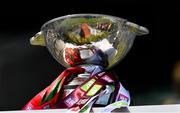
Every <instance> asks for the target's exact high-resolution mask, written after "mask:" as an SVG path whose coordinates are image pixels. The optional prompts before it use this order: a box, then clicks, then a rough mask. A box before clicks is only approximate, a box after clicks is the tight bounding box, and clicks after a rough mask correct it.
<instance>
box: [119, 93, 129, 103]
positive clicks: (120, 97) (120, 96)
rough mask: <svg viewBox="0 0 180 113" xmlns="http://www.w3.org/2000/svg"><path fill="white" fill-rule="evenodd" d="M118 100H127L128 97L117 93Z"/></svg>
mask: <svg viewBox="0 0 180 113" xmlns="http://www.w3.org/2000/svg"><path fill="white" fill-rule="evenodd" d="M118 100H125V101H127V102H128V101H129V98H128V97H127V96H125V95H123V94H119V97H118Z"/></svg>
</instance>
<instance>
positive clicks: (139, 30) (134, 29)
mask: <svg viewBox="0 0 180 113" xmlns="http://www.w3.org/2000/svg"><path fill="white" fill-rule="evenodd" d="M126 25H127V26H129V27H130V30H131V31H132V32H135V33H136V35H138V36H141V35H146V34H148V33H149V30H148V29H147V28H145V27H143V26H139V25H137V24H135V23H132V22H126Z"/></svg>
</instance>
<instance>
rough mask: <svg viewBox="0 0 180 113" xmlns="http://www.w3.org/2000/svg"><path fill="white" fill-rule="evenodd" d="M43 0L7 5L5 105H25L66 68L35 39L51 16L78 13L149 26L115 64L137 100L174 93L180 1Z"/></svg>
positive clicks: (2, 44)
mask: <svg viewBox="0 0 180 113" xmlns="http://www.w3.org/2000/svg"><path fill="white" fill-rule="evenodd" d="M97 1H98V2H97ZM43 3H44V4H43ZM43 3H36V2H28V1H24V2H23V5H22V2H21V3H19V4H18V5H17V3H16V4H15V3H14V2H11V3H5V4H3V3H2V4H1V6H2V7H1V10H0V11H1V12H0V110H17V109H21V108H22V107H23V106H24V105H25V104H26V103H27V102H28V101H29V100H30V99H31V98H32V97H33V96H34V95H35V94H37V93H38V92H39V91H41V90H42V89H44V88H45V87H46V86H47V85H49V84H50V83H51V82H52V81H53V80H54V79H55V78H56V77H57V76H58V74H59V73H61V72H62V70H64V67H62V66H61V65H60V64H58V63H57V62H56V61H55V60H54V59H53V58H52V56H51V55H50V54H49V52H48V51H47V50H46V48H45V47H38V46H31V45H30V44H29V38H30V37H32V36H33V35H34V34H35V33H37V32H38V31H39V30H40V27H41V25H42V24H43V23H45V22H46V21H48V20H50V19H53V18H55V17H59V16H63V15H67V14H75V13H100V14H108V15H113V16H118V17H121V18H125V19H127V20H129V21H131V22H134V23H137V24H139V25H142V26H145V27H147V28H148V29H149V31H150V33H149V34H148V35H145V36H141V37H137V38H136V40H135V42H134V45H133V47H132V49H131V51H130V52H129V53H128V55H127V56H126V58H125V59H124V60H123V61H122V62H121V63H120V64H118V65H117V66H116V67H114V68H113V69H114V70H115V72H116V73H117V74H118V76H119V78H120V81H121V82H122V84H124V86H125V87H126V88H127V89H129V90H130V93H131V96H132V98H133V104H132V105H150V104H161V102H162V101H163V99H164V98H166V97H168V95H171V94H173V91H172V88H171V83H172V82H171V71H172V65H173V63H174V62H175V61H177V60H179V59H180V52H179V51H180V44H179V43H180V37H179V35H178V33H179V26H178V24H179V23H178V20H179V17H178V15H179V14H180V13H179V12H178V11H179V10H180V8H179V7H178V6H176V5H175V4H176V3H167V4H166V5H165V3H164V2H162V3H157V2H153V1H152V2H142V1H133V2H131V1H130V0H129V1H120V0H119V1H113V0H106V1H105V0H104V1H99V0H89V1H85V0H76V1H71V0H66V1H59V2H54V1H44V2H43ZM160 97H162V98H160Z"/></svg>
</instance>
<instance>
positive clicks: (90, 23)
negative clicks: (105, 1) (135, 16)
mask: <svg viewBox="0 0 180 113" xmlns="http://www.w3.org/2000/svg"><path fill="white" fill-rule="evenodd" d="M148 32H149V31H148V30H147V29H146V28H145V27H142V26H139V25H137V24H134V23H132V22H129V21H127V20H125V19H122V18H119V17H115V16H109V15H102V14H73V15H67V16H62V17H58V18H55V19H53V20H50V21H48V22H46V23H45V24H44V25H43V26H42V28H41V31H40V32H39V33H37V34H36V35H35V36H34V37H32V38H31V39H30V42H31V44H32V45H42V46H46V47H47V48H48V50H49V52H50V53H51V54H52V56H53V57H54V58H55V59H56V60H57V61H58V62H59V63H60V64H61V65H63V66H64V67H73V66H77V65H82V64H95V65H101V66H103V67H104V68H105V69H109V68H111V67H112V66H114V65H115V64H117V63H118V62H119V61H120V60H122V59H123V58H124V57H125V55H126V54H127V53H128V51H129V50H130V48H131V47H132V45H133V42H134V39H135V36H136V35H144V34H147V33H148Z"/></svg>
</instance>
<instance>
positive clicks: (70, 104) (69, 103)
mask: <svg viewBox="0 0 180 113" xmlns="http://www.w3.org/2000/svg"><path fill="white" fill-rule="evenodd" d="M64 102H65V104H66V105H67V106H68V107H71V106H73V105H74V104H75V103H76V100H74V99H73V98H72V97H71V96H70V97H68V98H67V99H66V100H65V101H64Z"/></svg>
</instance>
